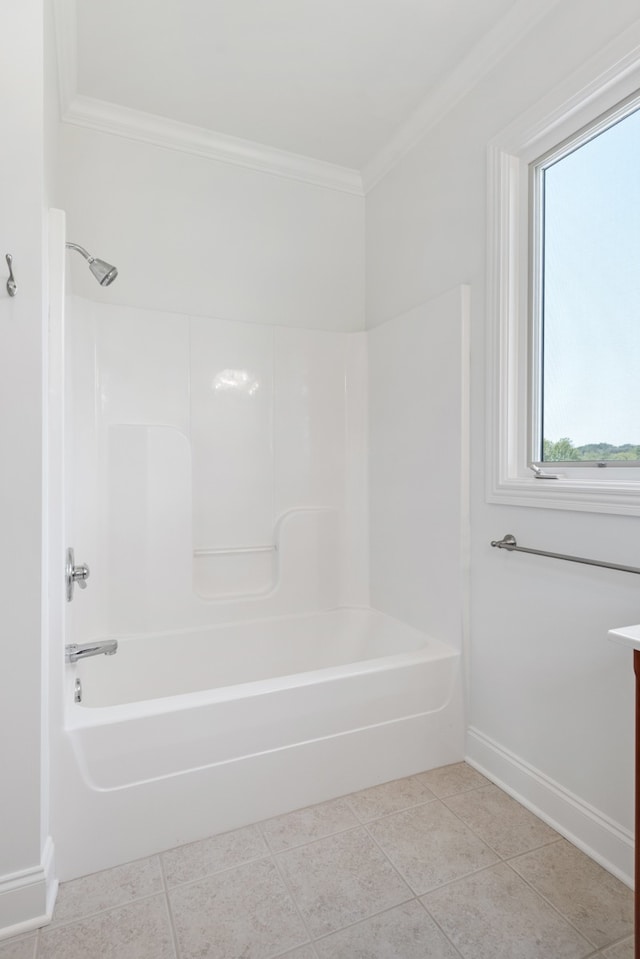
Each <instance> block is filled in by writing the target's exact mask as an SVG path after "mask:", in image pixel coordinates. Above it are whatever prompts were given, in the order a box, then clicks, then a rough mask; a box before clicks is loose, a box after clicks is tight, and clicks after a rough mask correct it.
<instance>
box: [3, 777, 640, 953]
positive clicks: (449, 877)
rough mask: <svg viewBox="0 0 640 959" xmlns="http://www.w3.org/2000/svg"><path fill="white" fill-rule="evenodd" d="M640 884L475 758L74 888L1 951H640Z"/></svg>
mask: <svg viewBox="0 0 640 959" xmlns="http://www.w3.org/2000/svg"><path fill="white" fill-rule="evenodd" d="M632 932H633V901H632V894H631V892H630V891H629V889H627V887H626V886H624V885H623V884H622V883H621V882H619V881H618V880H617V879H614V878H613V876H611V875H610V874H609V873H607V872H606V871H605V870H604V869H602V868H601V867H600V866H598V865H596V864H595V863H594V862H593V861H592V860H591V859H589V858H588V857H587V856H585V855H584V854H583V853H581V852H580V851H579V850H577V849H576V848H575V847H574V846H572V845H571V844H570V843H568V842H567V841H566V840H564V839H562V838H561V837H560V836H559V835H558V834H557V833H556V832H554V831H553V830H552V829H550V828H549V826H547V825H545V824H544V823H543V822H541V821H540V820H539V819H537V818H536V817H535V816H533V815H532V814H531V813H530V812H528V811H527V810H526V809H524V808H523V807H522V806H520V805H519V804H518V803H516V802H515V801H514V800H513V799H511V798H510V797H509V796H507V795H506V794H505V793H504V792H502V791H501V790H500V789H498V788H497V787H496V786H493V785H492V784H491V783H489V782H488V781H487V780H486V779H484V778H483V777H482V776H481V775H480V774H479V773H477V772H476V771H475V770H473V769H471V768H470V767H469V766H467V765H465V764H464V763H459V764H456V765H454V766H444V767H442V768H441V769H435V770H431V771H430V772H425V773H420V774H419V775H417V776H410V777H409V778H407V779H400V780H397V781H396V782H391V783H385V784H384V785H382V786H376V787H374V788H373V789H366V790H364V791H363V792H358V793H354V794H352V795H350V796H345V797H343V798H341V799H336V800H333V801H331V802H326V803H322V804H321V805H319V806H312V807H310V808H308V809H302V810H299V811H298V812H293V813H290V814H289V815H285V816H279V817H278V818H276V819H270V820H268V821H266V822H262V823H257V824H256V825H253V826H248V827H246V828H244V829H238V830H236V831H234V832H231V833H226V834H225V835H221V836H214V837H212V838H210V839H205V840H203V841H202V842H196V843H192V844H190V845H187V846H181V847H179V848H177V849H171V850H169V851H168V852H165V853H162V854H161V855H158V856H151V857H150V858H149V859H144V860H140V861H138V862H132V863H129V864H127V865H124V866H117V867H116V868H115V869H109V870H106V871H105V872H101V873H97V874H95V875H93V876H87V877H85V878H83V879H76V880H74V881H73V882H68V883H65V884H63V885H62V886H61V887H60V892H59V896H58V902H57V905H56V910H55V915H54V920H53V922H52V923H51V925H49V926H47V927H46V928H44V929H41V930H40V931H39V932H38V933H32V934H29V935H26V936H23V937H20V938H17V939H14V940H10V941H8V942H5V943H1V944H0V959H275V957H282V959H284V957H288V959H586V957H590V959H595V957H599V959H632V957H633V945H632V938H631V936H632Z"/></svg>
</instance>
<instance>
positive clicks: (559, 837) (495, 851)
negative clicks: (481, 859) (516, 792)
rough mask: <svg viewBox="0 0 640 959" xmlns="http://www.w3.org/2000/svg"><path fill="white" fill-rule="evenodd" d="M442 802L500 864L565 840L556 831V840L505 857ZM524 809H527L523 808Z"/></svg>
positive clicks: (515, 800) (453, 797)
mask: <svg viewBox="0 0 640 959" xmlns="http://www.w3.org/2000/svg"><path fill="white" fill-rule="evenodd" d="M497 788H498V789H499V788H500V787H497ZM510 798H511V797H510ZM447 799H455V796H447ZM513 801H514V802H515V803H517V805H518V806H522V804H521V803H518V801H517V799H514V800H513ZM441 802H442V804H443V805H444V806H445V807H446V808H447V809H448V810H449V812H450V813H451V815H452V816H455V817H456V819H457V820H459V822H461V823H462V825H463V826H464V827H465V828H466V829H468V830H469V832H472V833H473V835H474V836H475V837H476V839H478V840H479V841H480V842H482V843H484V845H485V846H487V847H488V848H489V849H490V850H491V852H493V853H494V854H495V855H496V856H497V857H498V859H499V860H500V862H508V861H509V860H510V859H516V858H517V857H518V856H526V855H528V854H529V853H530V852H536V851H537V850H538V849H543V848H544V847H545V846H552V845H553V844H554V843H556V842H559V841H560V840H561V839H562V838H563V837H562V836H561V835H560V833H559V832H556V830H555V829H554V830H553V831H554V832H555V833H556V835H555V838H553V839H549V840H547V841H546V842H541V843H539V844H538V845H537V846H532V847H531V848H530V849H522V850H521V851H520V852H516V853H513V855H511V856H503V855H502V854H501V853H500V852H499V851H498V850H497V849H496V848H495V846H492V845H491V843H490V842H489V840H488V839H485V838H484V837H483V836H481V835H480V833H479V832H478V831H477V829H476V828H474V827H473V826H471V825H470V824H469V823H468V822H466V820H464V819H463V818H462V816H460V815H459V814H458V813H457V812H456V811H455V809H452V808H451V806H449V805H448V804H447V802H446V801H445V800H444V799H443V800H441ZM522 808H523V809H525V808H526V807H524V806H522ZM526 811H527V812H529V810H526ZM531 815H532V816H534V818H535V819H536V820H538V821H539V822H540V823H542V820H541V819H540V817H539V816H536V815H535V813H531ZM542 824H543V825H546V823H542ZM549 828H551V827H549Z"/></svg>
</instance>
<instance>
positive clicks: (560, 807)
mask: <svg viewBox="0 0 640 959" xmlns="http://www.w3.org/2000/svg"><path fill="white" fill-rule="evenodd" d="M465 758H466V761H467V762H468V763H469V765H470V766H473V767H474V769H477V770H478V772H481V773H483V775H485V776H486V777H487V778H488V779H490V780H491V781H492V782H494V783H495V784H496V785H497V786H500V788H501V789H504V791H505V792H507V793H509V795H511V796H513V798H514V799H517V800H518V802H520V803H522V805H523V806H526V808H527V809H530V810H531V812H533V813H535V814H536V816H539V817H540V819H542V820H544V822H546V823H548V824H549V825H550V826H551V827H552V828H553V829H555V830H556V831H557V832H559V833H560V834H561V835H562V836H564V837H565V838H566V839H568V840H569V841H570V842H572V843H573V844H574V845H575V846H577V847H578V848H579V849H581V850H582V851H583V852H585V853H586V854H587V855H588V856H590V857H591V858H592V859H594V860H595V861H596V862H598V863H600V865H601V866H604V868H605V869H607V870H608V871H609V872H610V873H612V874H613V875H614V876H616V877H617V878H618V879H621V880H622V882H624V883H625V884H626V885H627V886H630V887H631V888H633V871H634V867H633V862H634V842H633V835H632V833H630V832H629V831H628V830H626V829H624V828H623V827H622V826H620V825H619V824H618V823H615V822H613V820H611V819H609V818H608V817H607V816H605V815H604V814H603V813H601V812H600V811H599V810H597V809H595V808H594V807H593V806H590V805H589V803H586V802H584V800H582V799H580V797H579V796H576V795H574V794H573V793H571V792H569V791H568V790H567V789H565V788H564V787H563V786H561V785H560V784H559V783H557V782H554V780H552V779H550V778H549V777H548V776H545V775H544V773H541V772H540V771H539V770H537V769H535V768H534V767H533V766H531V765H529V763H527V762H525V761H524V760H522V759H520V758H519V757H518V756H516V755H515V754H514V753H512V752H510V751H509V750H508V749H505V748H504V746H501V745H500V744H499V743H496V742H495V741H494V740H492V739H490V738H489V737H488V736H485V735H484V733H481V732H480V731H479V730H478V729H474V728H473V727H471V728H470V729H469V730H468V731H467V755H466V757H465Z"/></svg>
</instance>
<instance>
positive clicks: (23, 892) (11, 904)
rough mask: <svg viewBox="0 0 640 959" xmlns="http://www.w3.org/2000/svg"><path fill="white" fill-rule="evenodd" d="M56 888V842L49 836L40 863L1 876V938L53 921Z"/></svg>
mask: <svg viewBox="0 0 640 959" xmlns="http://www.w3.org/2000/svg"><path fill="white" fill-rule="evenodd" d="M57 891H58V880H57V879H55V878H54V869H53V841H52V839H51V837H49V838H48V839H47V841H46V842H45V844H44V850H43V853H42V862H41V863H39V864H38V865H37V866H33V867H32V868H30V869H22V870H20V872H14V873H9V874H7V875H6V876H0V940H3V939H9V938H11V936H19V935H21V934H22V933H24V932H31V930H33V929H38V928H39V927H40V926H45V925H46V924H47V923H48V922H51V917H52V915H53V907H54V904H55V899H56V893H57Z"/></svg>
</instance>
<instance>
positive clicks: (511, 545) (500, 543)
mask: <svg viewBox="0 0 640 959" xmlns="http://www.w3.org/2000/svg"><path fill="white" fill-rule="evenodd" d="M491 545H492V546H496V547H497V548H498V549H506V550H509V552H510V553H512V552H513V553H533V554H534V555H535V556H550V557H551V559H565V560H567V562H569V563H584V564H585V565H586V566H603V567H604V568H605V569H619V570H621V571H622V572H623V573H640V568H638V567H637V566H624V565H623V564H621V563H603V562H602V560H600V559H584V558H583V557H582V556H567V555H566V553H550V552H548V551H547V550H546V549H528V548H527V547H526V546H518V543H517V542H516V538H515V536H514V535H513V534H512V533H507V534H506V536H503V537H502V539H498V540H496V539H493V540H491Z"/></svg>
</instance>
